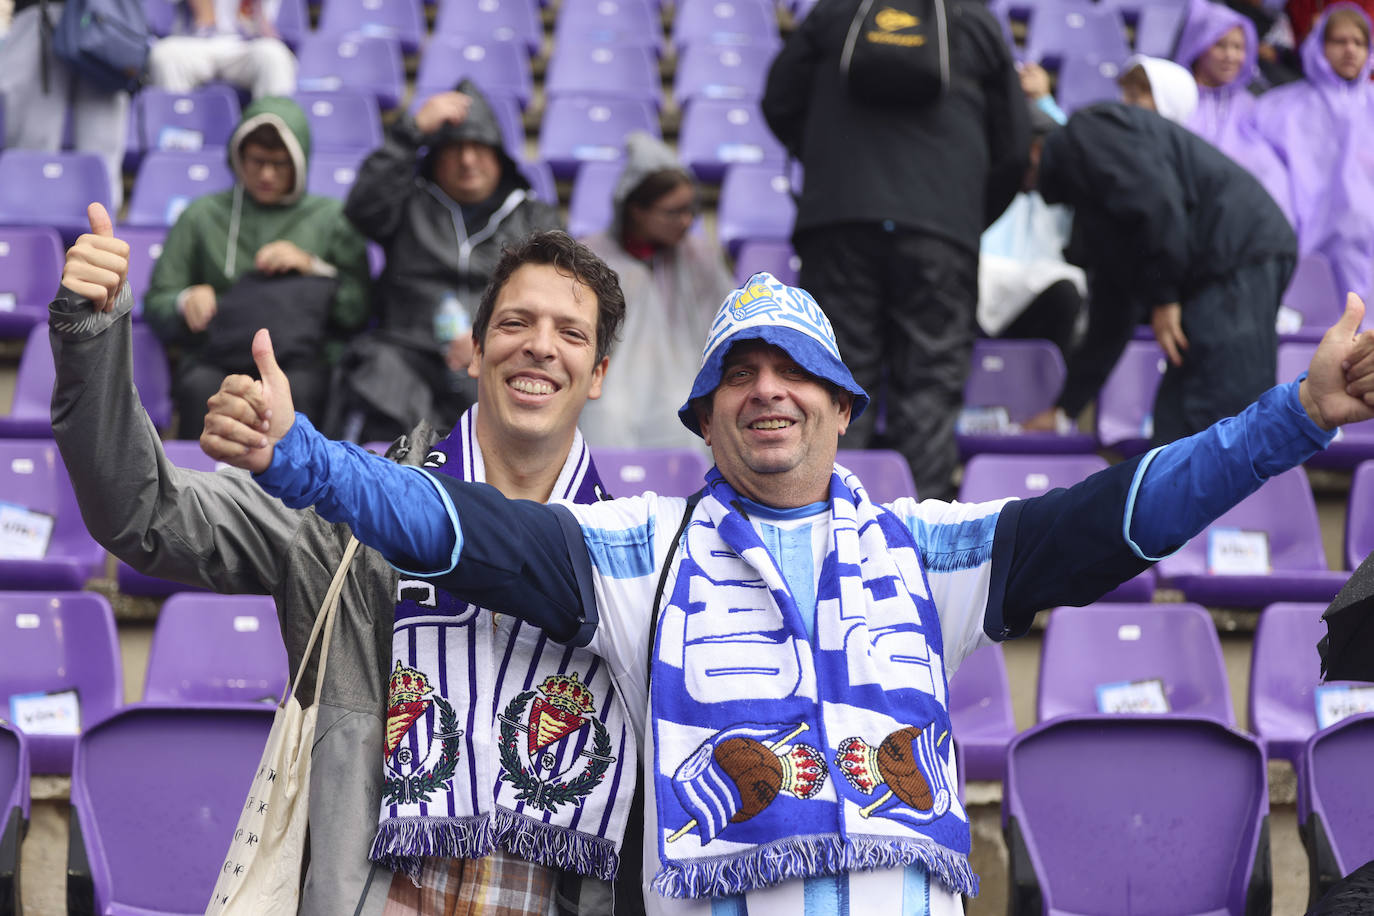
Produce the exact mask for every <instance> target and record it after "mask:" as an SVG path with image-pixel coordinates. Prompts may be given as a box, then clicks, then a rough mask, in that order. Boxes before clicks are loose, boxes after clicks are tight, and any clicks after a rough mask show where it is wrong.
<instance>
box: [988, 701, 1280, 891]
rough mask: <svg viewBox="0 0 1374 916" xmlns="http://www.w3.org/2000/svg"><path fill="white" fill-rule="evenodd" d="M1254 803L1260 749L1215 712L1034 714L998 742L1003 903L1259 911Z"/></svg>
mask: <svg viewBox="0 0 1374 916" xmlns="http://www.w3.org/2000/svg"><path fill="white" fill-rule="evenodd" d="M1268 814H1269V791H1268V785H1267V778H1266V772H1265V762H1264V752H1263V751H1262V750H1261V749H1260V747H1259V745H1257V744H1256V743H1255V742H1254V740H1252V739H1251V738H1249V737H1248V736H1246V735H1242V734H1241V733H1239V732H1236V731H1233V730H1231V729H1229V728H1226V727H1225V726H1222V725H1220V724H1218V723H1216V722H1212V721H1209V720H1206V719H1192V718H1187V717H1182V716H1143V715H1142V716H1090V717H1083V718H1073V719H1060V720H1058V721H1054V722H1047V723H1044V724H1041V725H1037V726H1035V727H1034V728H1031V729H1027V730H1026V731H1024V732H1022V733H1021V734H1020V735H1018V736H1017V737H1016V738H1015V739H1013V740H1012V742H1011V747H1010V750H1009V751H1008V753H1007V776H1006V781H1005V783H1004V788H1003V803H1002V825H1003V831H1004V833H1005V834H1006V840H1007V848H1008V850H1009V853H1010V863H1009V871H1010V879H1011V895H1012V902H1013V906H1011V907H1009V908H1008V909H1009V911H1010V912H1012V913H1031V912H1036V913H1039V912H1044V913H1046V914H1062V916H1067V914H1071V913H1196V914H1204V913H1205V914H1207V916H1222V914H1227V916H1242V914H1245V913H1258V912H1263V911H1266V910H1267V909H1268V904H1269V901H1270V895H1271V894H1272V890H1273V888H1272V879H1271V878H1270V870H1269V842H1268V824H1267V820H1268ZM1016 903H1020V904H1021V905H1020V906H1019V907H1018V906H1015V905H1014V904H1016Z"/></svg>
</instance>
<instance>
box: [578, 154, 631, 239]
mask: <svg viewBox="0 0 1374 916" xmlns="http://www.w3.org/2000/svg"><path fill="white" fill-rule="evenodd" d="M624 167H625V166H624V163H621V162H584V163H582V165H581V167H580V168H578V170H577V177H576V178H574V179H573V186H572V197H571V199H570V200H569V202H568V234H569V235H571V236H572V237H573V238H575V239H583V238H586V237H587V236H589V235H593V234H595V233H597V232H600V231H602V230H603V229H606V228H608V227H609V226H610V225H611V219H612V218H613V217H614V209H615V207H614V202H613V201H612V200H611V195H612V194H613V193H614V192H615V186H616V182H617V181H619V180H620V173H621V171H622V170H623V169H624Z"/></svg>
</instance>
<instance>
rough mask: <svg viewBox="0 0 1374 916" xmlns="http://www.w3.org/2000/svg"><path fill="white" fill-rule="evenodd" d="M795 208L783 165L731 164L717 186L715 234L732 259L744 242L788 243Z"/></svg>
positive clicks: (789, 182)
mask: <svg viewBox="0 0 1374 916" xmlns="http://www.w3.org/2000/svg"><path fill="white" fill-rule="evenodd" d="M796 213H797V205H796V203H795V202H794V201H793V200H792V183H791V181H790V180H789V179H788V177H787V172H786V171H785V169H784V168H783V167H782V166H779V165H769V164H767V163H762V164H759V165H751V164H747V163H743V164H739V165H732V166H730V167H729V168H728V169H726V170H725V178H724V180H723V181H721V184H720V203H719V205H718V208H717V211H716V233H717V235H718V236H719V238H720V243H721V245H723V246H725V248H726V250H728V251H729V252H730V256H731V257H734V256H735V254H736V252H738V251H739V249H740V246H741V245H743V244H744V243H745V242H746V241H772V242H783V241H788V240H789V239H791V237H792V223H793V221H794V220H795V218H796Z"/></svg>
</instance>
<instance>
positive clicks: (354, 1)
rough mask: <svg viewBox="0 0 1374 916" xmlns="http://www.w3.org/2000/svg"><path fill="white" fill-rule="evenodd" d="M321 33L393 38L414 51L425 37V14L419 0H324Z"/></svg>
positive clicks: (406, 51) (341, 35)
mask: <svg viewBox="0 0 1374 916" xmlns="http://www.w3.org/2000/svg"><path fill="white" fill-rule="evenodd" d="M318 34H320V35H329V36H331V37H333V38H346V37H368V38H390V39H394V40H395V41H397V42H399V43H400V45H401V50H402V51H404V52H405V53H407V54H413V53H415V51H417V50H419V47H420V41H421V40H422V39H423V38H424V37H425V13H424V9H423V8H422V7H421V4H420V0H324V2H323V3H322V4H321V5H320V27H319V29H318Z"/></svg>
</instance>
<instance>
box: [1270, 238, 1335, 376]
mask: <svg viewBox="0 0 1374 916" xmlns="http://www.w3.org/2000/svg"><path fill="white" fill-rule="evenodd" d="M1283 304H1284V305H1286V306H1288V307H1289V308H1290V309H1293V310H1294V311H1296V312H1298V313H1299V314H1301V315H1302V325H1303V330H1304V331H1308V330H1310V331H1311V332H1312V333H1313V335H1314V336H1315V337H1317V338H1320V337H1321V335H1322V334H1324V333H1325V332H1326V329H1327V328H1329V327H1331V325H1333V324H1335V323H1336V319H1338V318H1340V317H1341V312H1342V311H1343V310H1344V309H1345V296H1343V295H1341V291H1340V290H1339V289H1337V288H1336V276H1335V274H1334V273H1332V271H1331V262H1329V261H1328V260H1327V259H1326V257H1325V256H1323V255H1322V254H1320V253H1318V252H1315V251H1314V252H1311V253H1310V254H1308V255H1306V256H1305V257H1304V258H1303V259H1302V260H1301V261H1299V262H1298V266H1297V268H1296V269H1295V270H1294V271H1293V277H1292V279H1290V280H1289V281H1288V289H1287V290H1285V291H1284V294H1283ZM1284 377H1285V376H1283V375H1282V374H1280V375H1279V378H1284Z"/></svg>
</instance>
